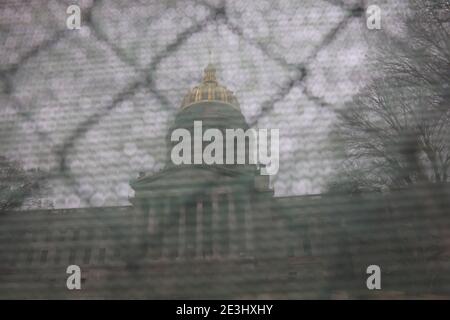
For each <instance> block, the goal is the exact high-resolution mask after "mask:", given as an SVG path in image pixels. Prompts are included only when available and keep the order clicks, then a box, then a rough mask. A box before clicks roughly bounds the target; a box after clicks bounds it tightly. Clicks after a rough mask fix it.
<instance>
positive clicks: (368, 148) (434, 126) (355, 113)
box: [328, 0, 450, 192]
mask: <svg viewBox="0 0 450 320" xmlns="http://www.w3.org/2000/svg"><path fill="white" fill-rule="evenodd" d="M402 27H404V30H405V33H404V35H405V36H404V37H402V38H400V37H398V38H397V37H396V38H393V37H392V36H387V35H386V34H382V33H380V35H381V41H379V42H377V44H378V45H379V46H378V50H377V52H376V56H375V59H376V63H375V64H374V66H375V68H374V74H376V76H375V77H374V79H373V81H372V82H371V83H370V84H368V85H367V86H366V87H365V88H364V89H363V90H362V91H361V92H360V94H358V95H357V96H355V97H354V99H353V100H352V102H351V103H349V104H348V105H347V106H346V107H345V108H344V109H343V110H342V111H341V112H340V113H339V117H340V120H341V121H340V122H339V124H338V128H337V134H338V137H339V138H340V139H341V142H342V144H343V147H344V148H343V149H344V151H343V152H344V159H345V161H344V162H343V164H342V167H341V168H340V169H341V170H340V172H339V174H338V175H339V176H338V177H336V178H335V179H333V182H331V183H330V184H329V187H328V189H329V190H330V191H331V190H343V191H350V192H357V191H358V190H365V189H369V190H380V189H384V188H387V189H391V188H398V187H405V186H410V185H414V184H416V183H418V182H422V183H442V182H447V181H448V179H449V174H448V171H449V166H450V150H449V149H450V146H449V143H450V141H449V137H450V98H449V97H450V2H448V1H446V0H438V1H427V0H414V1H411V13H410V14H409V15H408V16H406V17H405V20H404V24H403V26H402ZM355 178H357V179H356V180H355ZM355 183H356V185H354V184H355ZM349 184H350V185H351V184H353V186H352V187H351V188H350V189H351V190H347V189H348V188H345V187H344V188H341V187H340V186H339V185H342V186H344V185H345V186H348V185H349Z"/></svg>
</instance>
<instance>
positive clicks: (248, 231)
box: [243, 197, 254, 254]
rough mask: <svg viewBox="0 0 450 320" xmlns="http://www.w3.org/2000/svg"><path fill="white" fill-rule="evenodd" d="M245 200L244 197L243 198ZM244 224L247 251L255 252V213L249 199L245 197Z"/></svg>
mask: <svg viewBox="0 0 450 320" xmlns="http://www.w3.org/2000/svg"><path fill="white" fill-rule="evenodd" d="M243 200H244V199H243ZM244 201H245V211H244V225H245V251H246V252H249V253H251V254H253V251H254V245H253V213H252V206H251V203H250V201H249V199H248V197H246V198H245V200H244Z"/></svg>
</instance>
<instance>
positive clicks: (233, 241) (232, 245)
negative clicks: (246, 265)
mask: <svg viewBox="0 0 450 320" xmlns="http://www.w3.org/2000/svg"><path fill="white" fill-rule="evenodd" d="M234 202H235V201H234V196H233V194H232V193H229V194H228V246H229V252H228V254H229V255H230V256H232V257H235V256H237V254H238V250H239V249H238V239H239V237H238V234H237V228H236V227H237V213H236V208H235V205H234Z"/></svg>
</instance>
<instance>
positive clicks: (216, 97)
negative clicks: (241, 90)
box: [181, 63, 239, 109]
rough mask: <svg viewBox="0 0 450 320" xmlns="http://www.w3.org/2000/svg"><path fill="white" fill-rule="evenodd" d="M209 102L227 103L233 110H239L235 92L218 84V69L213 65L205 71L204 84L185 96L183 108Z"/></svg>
mask: <svg viewBox="0 0 450 320" xmlns="http://www.w3.org/2000/svg"><path fill="white" fill-rule="evenodd" d="M207 101H211V102H221V103H226V104H229V105H231V106H232V107H233V108H236V109H239V103H238V101H237V99H236V97H235V95H234V94H233V92H232V91H230V90H228V89H227V88H226V87H224V86H221V85H220V84H218V82H217V79H216V68H215V67H214V66H213V65H212V64H211V63H210V64H208V66H207V67H206V69H205V74H204V76H203V81H202V83H201V84H200V85H198V86H196V87H194V88H192V89H191V90H190V91H189V92H188V93H187V94H186V95H185V96H184V99H183V102H182V104H181V108H186V107H189V106H191V105H193V104H196V103H199V102H207Z"/></svg>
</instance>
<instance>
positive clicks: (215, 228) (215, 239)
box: [211, 195, 220, 257]
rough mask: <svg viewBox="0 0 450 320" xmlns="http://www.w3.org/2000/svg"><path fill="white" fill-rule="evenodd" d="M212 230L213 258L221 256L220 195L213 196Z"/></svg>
mask: <svg viewBox="0 0 450 320" xmlns="http://www.w3.org/2000/svg"><path fill="white" fill-rule="evenodd" d="M211 200H212V228H211V240H212V241H211V242H212V256H213V257H218V256H219V242H220V235H219V232H220V230H219V201H218V195H212V196H211Z"/></svg>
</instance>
